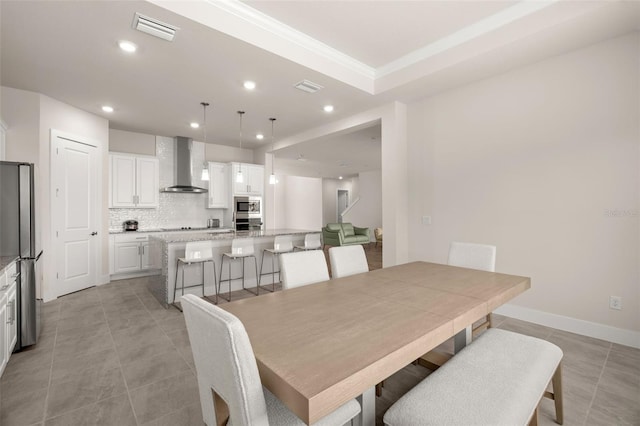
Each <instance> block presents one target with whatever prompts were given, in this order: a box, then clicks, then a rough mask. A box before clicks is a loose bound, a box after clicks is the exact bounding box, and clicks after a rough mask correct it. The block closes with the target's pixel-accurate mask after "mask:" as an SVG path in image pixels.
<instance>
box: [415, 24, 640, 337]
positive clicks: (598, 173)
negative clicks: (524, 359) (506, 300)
mask: <svg viewBox="0 0 640 426" xmlns="http://www.w3.org/2000/svg"><path fill="white" fill-rule="evenodd" d="M639 64H640V42H639V38H638V35H637V34H635V35H630V36H625V37H621V38H617V39H613V40H609V41H606V42H603V43H599V44H596V45H593V46H590V47H587V48H584V49H580V50H577V51H574V52H571V53H568V54H564V55H561V56H557V57H553V58H550V59H547V60H544V61H541V62H539V63H536V64H534V65H530V66H527V67H524V68H521V69H518V70H515V71H512V72H509V73H507V74H503V75H499V76H496V77H493V78H489V79H486V80H483V81H480V82H477V83H474V84H470V85H468V86H465V87H461V88H458V89H455V90H451V91H448V92H445V93H442V94H440V95H437V96H433V97H431V98H428V99H426V100H424V101H422V102H418V103H414V104H412V105H410V107H409V128H408V132H409V133H408V135H409V151H408V153H409V182H410V184H409V191H410V197H409V199H410V205H409V210H408V211H409V212H411V214H410V215H407V216H406V218H407V222H408V224H409V227H410V229H411V230H412V238H411V239H409V254H410V258H411V259H422V260H428V261H436V262H446V260H447V250H448V247H449V243H450V242H451V241H472V242H482V243H488V244H495V245H497V247H498V252H497V265H496V269H497V271H500V272H506V273H515V274H519V275H525V276H530V277H531V278H532V281H531V284H532V287H531V290H529V291H527V292H525V293H524V294H522V295H521V296H520V297H518V298H517V299H516V300H515V301H514V302H513V303H514V304H515V305H516V306H520V307H525V308H528V309H533V310H538V311H544V312H546V313H550V314H557V315H562V316H568V317H571V318H574V319H578V320H582V321H588V322H591V323H597V324H601V325H605V326H610V327H615V328H618V329H625V330H633V331H639V330H640V293H639V292H640V284H639V283H640V275H639V268H640V252H639V241H640V238H639V236H640V218H639V215H638V209H639V207H640V182H639V174H638V170H640V167H639V165H640V107H639V100H640V96H639V94H640V84H639V79H640V69H639ZM422 215H431V216H432V218H433V224H432V225H431V226H423V225H421V224H420V216H422ZM610 295H617V296H622V298H623V310H621V311H615V310H611V309H609V307H608V303H609V296H610ZM632 335H633V334H632ZM635 336H638V335H637V334H635Z"/></svg>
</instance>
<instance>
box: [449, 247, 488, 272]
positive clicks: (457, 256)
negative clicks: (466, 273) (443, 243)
mask: <svg viewBox="0 0 640 426" xmlns="http://www.w3.org/2000/svg"><path fill="white" fill-rule="evenodd" d="M448 263H449V265H451V266H460V267H463V268H470V269H479V270H482V271H489V272H494V271H495V270H496V246H491V245H487V244H474V243H460V242H456V241H454V242H452V243H451V246H450V247H449V262H448Z"/></svg>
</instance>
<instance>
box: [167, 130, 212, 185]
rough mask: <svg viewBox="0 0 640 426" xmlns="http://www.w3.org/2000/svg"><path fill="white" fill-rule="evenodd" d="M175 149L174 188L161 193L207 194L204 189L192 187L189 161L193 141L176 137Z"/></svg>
mask: <svg viewBox="0 0 640 426" xmlns="http://www.w3.org/2000/svg"><path fill="white" fill-rule="evenodd" d="M175 140H176V149H175V156H174V162H173V164H174V172H175V182H176V184H175V185H174V186H168V187H166V188H162V192H183V193H187V194H201V193H204V192H208V191H207V190H206V189H205V188H199V187H197V186H193V164H192V161H191V148H192V145H193V140H192V139H191V138H186V137H183V136H176V138H175Z"/></svg>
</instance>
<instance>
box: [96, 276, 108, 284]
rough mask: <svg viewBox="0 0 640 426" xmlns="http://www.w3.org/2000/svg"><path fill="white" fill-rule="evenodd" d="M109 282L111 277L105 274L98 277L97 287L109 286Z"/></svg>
mask: <svg viewBox="0 0 640 426" xmlns="http://www.w3.org/2000/svg"><path fill="white" fill-rule="evenodd" d="M110 282H111V276H110V275H109V274H105V275H102V276H101V277H100V281H98V285H104V284H109V283H110Z"/></svg>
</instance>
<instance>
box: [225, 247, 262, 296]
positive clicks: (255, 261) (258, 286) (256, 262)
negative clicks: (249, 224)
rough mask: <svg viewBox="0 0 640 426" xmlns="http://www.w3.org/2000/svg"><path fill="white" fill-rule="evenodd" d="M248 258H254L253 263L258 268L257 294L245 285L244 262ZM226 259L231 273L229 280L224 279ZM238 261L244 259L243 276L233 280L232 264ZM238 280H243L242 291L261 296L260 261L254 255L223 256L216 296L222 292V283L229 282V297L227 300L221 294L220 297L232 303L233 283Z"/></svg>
mask: <svg viewBox="0 0 640 426" xmlns="http://www.w3.org/2000/svg"><path fill="white" fill-rule="evenodd" d="M247 257H252V258H253V263H254V265H255V268H256V292H255V293H254V292H253V291H251V290H250V289H248V288H246V287H245V285H244V281H245V280H244V270H245V265H244V260H245V259H246V258H247ZM225 258H226V259H228V260H227V266H228V271H229V273H228V275H227V276H228V278H225V279H222V271H223V269H224V260H225ZM237 259H242V276H239V277H235V278H232V277H231V263H232V261H233V260H237ZM238 279H242V289H243V290H246V291H248V292H249V293H251V294H254V295H256V296H257V295H259V294H260V284H259V275H258V260H257V259H256V257H255V256H254V255H249V256H237V257H236V256H229V255H228V254H227V253H225V254H223V255H222V262H221V264H220V279H219V280H218V290H217V292H216V295H217V294H220V290H221V288H222V282H223V281H228V282H229V297H228V298H225V297H224V296H222V295H221V294H220V297H222V298H223V299H225V300H226V301H227V302H230V301H231V281H234V280H238Z"/></svg>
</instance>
